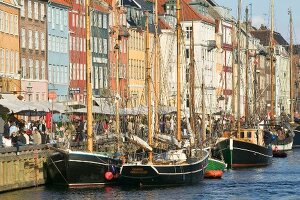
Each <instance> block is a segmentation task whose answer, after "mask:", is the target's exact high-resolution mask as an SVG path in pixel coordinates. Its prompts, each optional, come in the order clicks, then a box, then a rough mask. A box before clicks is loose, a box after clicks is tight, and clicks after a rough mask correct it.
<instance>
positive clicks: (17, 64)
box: [15, 51, 20, 73]
mask: <svg viewBox="0 0 300 200" xmlns="http://www.w3.org/2000/svg"><path fill="white" fill-rule="evenodd" d="M19 65H20V63H19V52H17V51H16V54H15V66H16V67H15V73H17V72H18V70H19Z"/></svg>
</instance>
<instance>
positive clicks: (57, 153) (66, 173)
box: [44, 0, 122, 188]
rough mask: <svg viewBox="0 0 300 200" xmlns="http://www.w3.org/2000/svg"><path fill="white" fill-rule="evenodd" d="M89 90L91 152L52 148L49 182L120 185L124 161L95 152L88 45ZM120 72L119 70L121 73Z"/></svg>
mask: <svg viewBox="0 0 300 200" xmlns="http://www.w3.org/2000/svg"><path fill="white" fill-rule="evenodd" d="M89 6H90V4H89V0H86V13H89V12H90V10H89ZM85 16H86V18H85V20H86V31H87V34H86V40H87V41H86V43H87V44H89V43H90V41H89V40H90V19H89V16H90V15H85ZM86 46H87V47H86V56H87V59H86V60H87V67H86V91H87V103H86V104H87V134H88V138H87V151H71V150H70V149H58V148H53V147H52V148H51V149H52V150H54V153H53V154H52V155H50V156H49V157H48V158H47V161H46V163H45V164H44V170H45V172H44V175H45V176H46V177H45V179H46V183H51V184H54V185H61V186H66V187H69V188H77V187H96V186H100V185H107V184H116V183H117V179H118V174H119V169H120V166H121V164H122V162H121V160H120V159H119V157H118V156H115V154H112V153H107V152H93V134H92V84H91V61H92V59H91V50H90V45H86ZM117 74H118V73H117Z"/></svg>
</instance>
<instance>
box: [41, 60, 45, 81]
mask: <svg viewBox="0 0 300 200" xmlns="http://www.w3.org/2000/svg"><path fill="white" fill-rule="evenodd" d="M45 67H46V62H45V61H44V60H43V61H42V77H41V79H42V80H45V79H46V76H45V73H46V69H45Z"/></svg>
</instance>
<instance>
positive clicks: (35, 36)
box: [34, 31, 39, 50]
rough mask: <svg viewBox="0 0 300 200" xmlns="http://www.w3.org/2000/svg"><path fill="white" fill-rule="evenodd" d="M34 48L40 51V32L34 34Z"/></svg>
mask: <svg viewBox="0 0 300 200" xmlns="http://www.w3.org/2000/svg"><path fill="white" fill-rule="evenodd" d="M34 46H35V50H39V32H37V31H35V33H34Z"/></svg>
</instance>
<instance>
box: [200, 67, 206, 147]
mask: <svg viewBox="0 0 300 200" xmlns="http://www.w3.org/2000/svg"><path fill="white" fill-rule="evenodd" d="M204 89H205V88H204V73H203V70H202V85H201V93H202V101H201V104H202V105H201V108H202V110H201V111H202V120H201V136H202V138H201V145H204V142H205V140H206V127H205V99H204V98H205V92H204Z"/></svg>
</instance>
